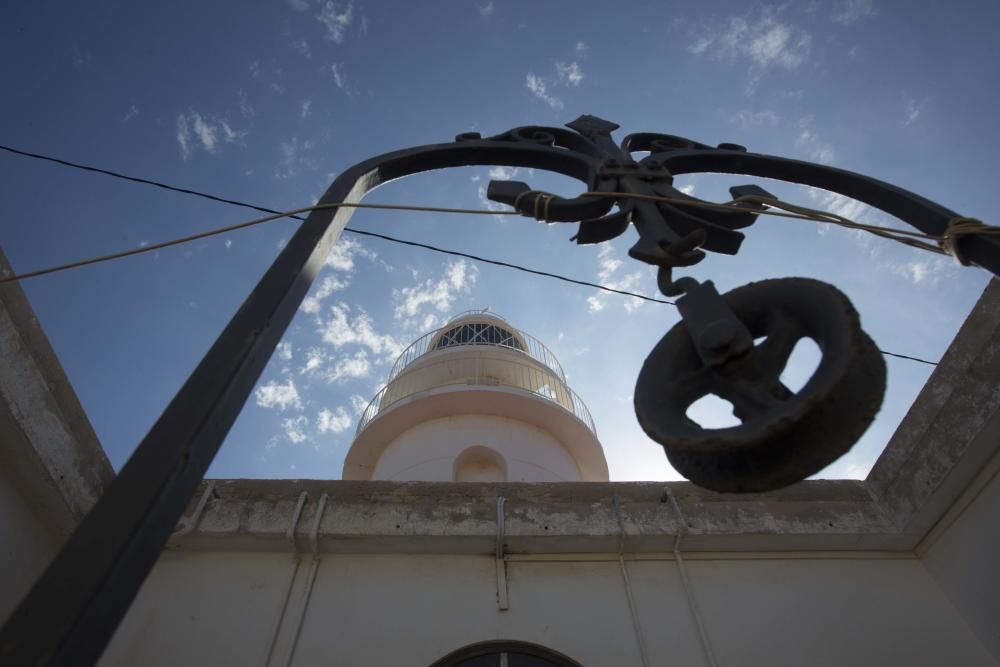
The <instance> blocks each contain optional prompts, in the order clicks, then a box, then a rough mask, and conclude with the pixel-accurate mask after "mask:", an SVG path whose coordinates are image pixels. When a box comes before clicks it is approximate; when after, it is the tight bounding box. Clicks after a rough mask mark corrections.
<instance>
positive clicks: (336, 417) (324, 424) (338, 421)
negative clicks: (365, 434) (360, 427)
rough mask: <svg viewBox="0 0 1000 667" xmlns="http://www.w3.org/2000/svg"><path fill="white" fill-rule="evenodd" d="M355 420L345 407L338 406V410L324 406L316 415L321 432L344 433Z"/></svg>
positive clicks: (317, 426)
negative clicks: (334, 410) (331, 409)
mask: <svg viewBox="0 0 1000 667" xmlns="http://www.w3.org/2000/svg"><path fill="white" fill-rule="evenodd" d="M353 421H354V420H353V419H351V416H350V415H349V414H347V411H346V410H344V408H343V407H338V408H337V410H336V412H333V411H330V410H327V409H326V408H323V409H322V410H320V411H319V414H318V415H316V430H318V431H319V432H320V433H343V432H344V431H346V430H347V429H349V428H350V427H351V423H352V422H353Z"/></svg>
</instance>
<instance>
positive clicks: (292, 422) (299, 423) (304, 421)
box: [281, 415, 309, 445]
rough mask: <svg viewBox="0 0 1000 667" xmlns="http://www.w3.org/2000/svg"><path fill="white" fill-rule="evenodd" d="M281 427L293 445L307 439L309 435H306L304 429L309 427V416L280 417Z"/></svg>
mask: <svg viewBox="0 0 1000 667" xmlns="http://www.w3.org/2000/svg"><path fill="white" fill-rule="evenodd" d="M281 428H282V430H284V431H285V437H287V438H288V439H289V440H291V441H292V444H293V445H297V444H299V443H302V442H305V441H306V440H308V439H309V436H308V435H306V429H307V428H309V418H308V417H306V416H305V415H299V416H298V417H288V418H286V419H282V420H281Z"/></svg>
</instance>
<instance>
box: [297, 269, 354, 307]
mask: <svg viewBox="0 0 1000 667" xmlns="http://www.w3.org/2000/svg"><path fill="white" fill-rule="evenodd" d="M349 284H350V283H349V282H348V281H347V280H341V279H340V278H338V277H336V276H326V277H324V278H323V280H322V282H320V284H319V287H318V288H317V289H316V291H315V292H313V293H312V294H311V295H309V296H307V297H306V298H305V299H303V300H302V305H301V306H300V310H302V312H303V313H308V314H310V315H315V314H317V313H319V311H320V308H321V306H322V304H323V299H326V298H327V297H329V296H330V295H331V294H333V293H334V292H336V291H338V290H342V289H344V288H345V287H347V286H348V285H349Z"/></svg>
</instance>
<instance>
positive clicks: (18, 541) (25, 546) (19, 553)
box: [0, 442, 64, 623]
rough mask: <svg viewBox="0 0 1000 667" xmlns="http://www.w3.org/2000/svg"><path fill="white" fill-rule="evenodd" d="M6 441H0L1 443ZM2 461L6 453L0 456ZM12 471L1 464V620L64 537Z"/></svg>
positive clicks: (5, 618)
mask: <svg viewBox="0 0 1000 667" xmlns="http://www.w3.org/2000/svg"><path fill="white" fill-rule="evenodd" d="M4 444H6V443H3V442H0V447H2V446H3V445H4ZM0 462H5V457H3V456H0ZM13 472H15V471H14V470H12V469H11V468H10V467H6V466H0V623H3V622H4V621H5V620H7V617H8V616H9V615H10V613H11V612H12V611H13V610H14V606H15V605H16V604H17V603H18V602H19V601H20V600H21V598H22V597H24V595H25V594H26V593H27V592H28V589H29V588H30V587H31V584H32V583H33V582H34V581H35V579H37V578H38V576H39V575H41V573H42V570H44V569H45V567H46V566H47V565H48V564H49V561H50V560H52V557H53V556H54V555H55V552H56V549H58V548H59V547H60V546H61V545H62V542H63V539H64V536H63V535H61V534H59V533H58V532H57V531H56V530H55V529H54V528H53V526H52V524H53V523H54V522H53V521H52V520H51V517H50V516H48V514H47V513H46V512H44V511H42V512H39V511H38V510H39V507H38V506H39V505H40V503H39V502H37V500H38V494H37V493H32V492H31V490H30V489H25V488H23V487H24V485H23V484H20V483H19V482H18V480H17V479H16V477H15V475H13V474H12V473H13ZM33 500H34V501H36V502H34V503H32V501H33Z"/></svg>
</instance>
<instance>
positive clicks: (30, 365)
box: [0, 251, 114, 530]
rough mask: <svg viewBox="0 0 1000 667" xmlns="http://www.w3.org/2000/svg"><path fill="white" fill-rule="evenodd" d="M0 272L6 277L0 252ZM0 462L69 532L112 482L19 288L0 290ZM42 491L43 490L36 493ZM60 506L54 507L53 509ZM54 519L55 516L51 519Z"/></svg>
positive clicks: (87, 422) (7, 271) (2, 287)
mask: <svg viewBox="0 0 1000 667" xmlns="http://www.w3.org/2000/svg"><path fill="white" fill-rule="evenodd" d="M0 274H2V275H10V268H9V266H8V264H7V258H6V257H5V256H4V255H3V253H2V251H0ZM0 402H2V403H3V404H4V405H5V406H6V410H4V411H2V413H0V438H2V442H3V447H2V448H0V457H2V458H0V464H2V466H3V468H4V469H6V470H10V471H14V470H17V471H18V473H19V474H18V477H20V478H24V479H28V478H29V475H28V474H26V473H29V472H30V471H35V472H37V473H38V474H34V475H30V479H31V486H32V488H33V489H35V493H36V494H37V496H38V498H37V502H39V503H51V504H52V507H51V509H52V511H53V512H54V514H53V516H52V518H53V519H54V520H57V521H59V522H60V524H61V528H62V529H64V530H65V529H71V528H72V527H73V526H75V524H76V522H77V521H78V520H79V519H80V518H81V517H82V516H83V515H84V514H85V513H86V512H87V510H89V509H90V507H91V506H92V505H93V504H94V503H95V502H96V501H97V498H98V497H99V496H100V495H101V493H102V492H103V490H104V488H105V486H106V485H107V484H108V483H109V482H110V481H111V479H112V478H113V477H114V472H113V470H112V469H111V465H110V463H108V459H107V457H106V456H105V454H104V450H103V449H102V448H101V444H100V442H99V441H98V439H97V435H96V434H95V433H94V429H93V427H92V426H91V425H90V420H88V419H87V415H86V413H84V411H83V408H82V407H81V406H80V402H79V400H78V399H77V397H76V394H75V393H74V392H73V387H72V385H70V383H69V380H68V379H67V378H66V374H65V373H64V372H63V369H62V366H61V365H60V364H59V359H58V358H57V357H56V354H55V352H54V351H53V349H52V346H51V345H50V344H49V340H48V338H47V337H46V336H45V332H44V331H42V328H41V326H40V325H39V323H38V320H37V319H36V318H35V314H34V312H33V311H32V310H31V306H30V305H29V304H28V301H27V299H26V298H25V296H24V292H23V291H22V290H21V288H20V287H19V286H18V285H17V284H14V283H6V284H3V285H0ZM43 487H44V488H43ZM60 505H63V507H62V509H61V510H60V508H59V506H60ZM56 515H59V516H58V517H57V516H56Z"/></svg>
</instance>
